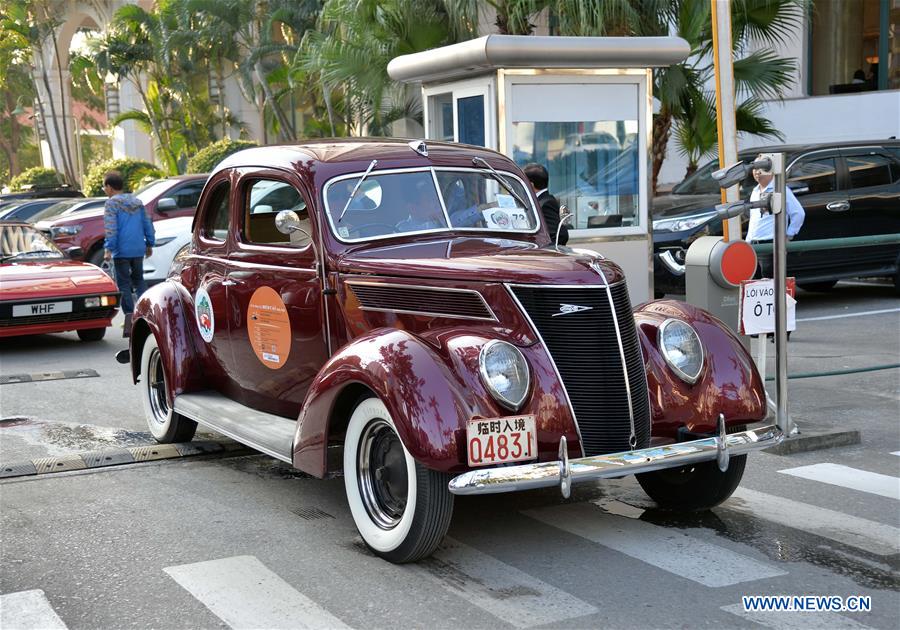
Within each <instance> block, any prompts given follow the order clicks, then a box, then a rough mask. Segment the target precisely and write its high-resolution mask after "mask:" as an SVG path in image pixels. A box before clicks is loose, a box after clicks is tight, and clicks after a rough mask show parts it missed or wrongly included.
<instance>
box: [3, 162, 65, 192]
mask: <svg viewBox="0 0 900 630" xmlns="http://www.w3.org/2000/svg"><path fill="white" fill-rule="evenodd" d="M63 181H64V180H63V176H62V175H61V174H59V173H58V172H56V171H55V170H53V169H52V168H44V167H43V166H35V167H33V168H30V169H28V170H27V171H22V172H21V173H19V174H18V175H16V176H15V177H13V178H12V180H11V181H10V182H9V188H10V190H12V191H13V192H17V191H20V190H30V189H32V188H56V187H57V186H59V185H61V184H62V183H63Z"/></svg>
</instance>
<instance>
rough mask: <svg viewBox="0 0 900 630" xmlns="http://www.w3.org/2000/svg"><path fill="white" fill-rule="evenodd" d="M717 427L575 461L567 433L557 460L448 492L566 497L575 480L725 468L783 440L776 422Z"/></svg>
mask: <svg viewBox="0 0 900 630" xmlns="http://www.w3.org/2000/svg"><path fill="white" fill-rule="evenodd" d="M718 426H719V429H718V435H715V436H713V437H708V438H703V439H700V440H693V441H690V442H680V443H677V444H667V445H665V446H658V447H651V448H644V449H640V450H637V451H623V452H621V453H610V454H608V455H595V456H592V457H579V458H578V459H571V460H570V459H569V458H568V450H567V447H566V438H565V437H563V438H562V439H561V440H560V448H559V452H560V457H559V461H555V462H541V463H538V464H524V465H521V466H508V467H502V468H487V469H482V470H472V471H469V472H466V473H463V474H461V475H459V476H457V477H454V478H453V479H452V480H451V481H450V492H452V493H453V494H495V493H498V492H515V491H518V490H532V489H534V488H546V487H549V486H557V485H558V486H559V487H560V490H561V491H562V494H563V496H564V497H568V496H569V493H570V492H571V488H572V484H573V483H578V482H582V481H593V480H595V479H608V478H611V477H624V476H626V475H634V474H637V473H645V472H650V471H652V470H661V469H663V468H676V467H678V466H685V465H688V464H696V463H699V462H706V461H712V460H716V461H717V462H718V464H719V468H720V469H721V470H723V471H724V470H726V469H727V468H728V460H729V458H730V457H731V456H732V455H743V454H745V453H749V452H751V451H756V450H760V449H764V448H768V447H770V446H775V445H776V444H779V443H780V442H781V441H782V440H783V439H784V433H783V432H782V430H781V429H780V428H778V427H777V426H775V425H771V426H767V427H762V428H759V429H753V430H749V431H741V432H739V433H731V434H727V433H726V431H725V418H724V417H723V416H721V415H720V416H719V422H718Z"/></svg>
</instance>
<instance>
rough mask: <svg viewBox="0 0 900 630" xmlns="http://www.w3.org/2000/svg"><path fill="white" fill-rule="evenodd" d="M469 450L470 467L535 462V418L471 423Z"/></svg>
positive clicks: (467, 435)
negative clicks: (533, 460) (530, 460)
mask: <svg viewBox="0 0 900 630" xmlns="http://www.w3.org/2000/svg"><path fill="white" fill-rule="evenodd" d="M466 450H467V452H468V458H469V466H489V465H491V464H501V463H504V462H521V461H525V460H529V459H535V458H536V457H537V431H535V421H534V416H512V417H509V418H483V419H478V420H469V423H468V425H467V426H466Z"/></svg>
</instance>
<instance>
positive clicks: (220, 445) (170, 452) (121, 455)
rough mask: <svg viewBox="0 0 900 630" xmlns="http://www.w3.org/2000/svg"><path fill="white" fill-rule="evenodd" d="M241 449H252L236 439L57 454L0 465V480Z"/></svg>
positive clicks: (231, 451) (230, 451) (235, 451)
mask: <svg viewBox="0 0 900 630" xmlns="http://www.w3.org/2000/svg"><path fill="white" fill-rule="evenodd" d="M240 451H247V452H254V451H252V450H251V449H248V448H247V447H245V446H244V445H243V444H239V443H238V442H232V441H228V442H216V441H213V440H201V441H197V442H179V443H177V444H150V445H147V446H133V447H130V448H111V449H106V450H101V451H87V452H84V453H70V454H67V455H57V456H55V457H38V458H36V459H33V460H31V461H23V462H14V463H11V464H0V479H4V478H12V477H27V476H30V475H46V474H50V473H58V472H67V471H70V470H88V469H91V468H106V467H108V466H121V465H122V464H136V463H139V462H149V461H154V460H160V459H176V458H179V457H192V456H195V455H210V454H213V453H237V452H240Z"/></svg>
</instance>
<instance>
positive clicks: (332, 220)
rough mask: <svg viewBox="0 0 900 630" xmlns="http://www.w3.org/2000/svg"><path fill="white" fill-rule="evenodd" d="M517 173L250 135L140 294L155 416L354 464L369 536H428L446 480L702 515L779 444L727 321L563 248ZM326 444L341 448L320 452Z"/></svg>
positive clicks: (327, 461) (419, 151)
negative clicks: (639, 293) (158, 276)
mask: <svg viewBox="0 0 900 630" xmlns="http://www.w3.org/2000/svg"><path fill="white" fill-rule="evenodd" d="M536 208H537V206H536V201H535V198H534V195H533V193H532V192H531V190H530V189H529V188H528V186H526V183H525V179H524V176H523V174H522V172H521V171H520V170H519V169H518V168H517V167H516V165H515V164H514V163H513V162H511V161H510V160H509V159H507V158H506V157H504V156H502V155H500V154H498V153H495V152H492V151H488V150H485V149H480V148H476V147H471V146H464V145H451V144H441V143H433V144H432V143H429V144H427V145H426V144H425V143H424V142H410V143H407V142H405V141H399V140H394V141H388V140H382V141H367V140H344V141H323V142H315V143H309V144H304V145H297V146H285V147H266V148H259V149H249V150H246V151H242V152H240V153H237V154H235V155H232V156H231V157H229V158H227V159H226V160H225V161H224V162H222V163H221V164H220V165H219V167H218V169H217V170H216V172H215V173H213V175H212V176H211V177H210V179H209V182H208V183H207V185H206V187H205V188H204V190H203V193H202V196H201V199H200V205H199V208H198V213H197V218H196V220H195V225H194V234H193V242H192V245H191V248H190V251H188V252H186V253H184V254H183V255H182V256H180V257H179V259H178V260H177V261H176V263H175V265H173V270H172V272H171V274H170V278H169V280H168V281H167V282H164V283H161V284H160V285H157V286H155V287H153V288H151V289H150V290H149V291H148V292H147V293H145V294H144V295H143V296H142V298H141V299H140V301H139V303H138V305H137V308H136V310H135V315H134V319H133V329H132V336H131V346H130V355H127V354H123V356H121V357H120V360H122V361H123V362H125V361H127V360H128V359H127V358H126V356H130V361H131V368H132V372H133V376H134V379H135V382H136V383H139V384H140V390H141V392H142V397H143V401H144V408H145V411H146V415H147V419H148V423H149V425H150V430H151V431H152V432H153V435H154V436H155V437H156V439H158V440H159V441H161V442H173V441H182V440H189V439H191V437H192V436H193V434H194V431H195V429H196V426H197V423H200V424H203V425H205V426H207V427H210V428H212V429H215V430H217V431H219V432H221V433H224V434H225V435H228V436H231V437H233V438H235V439H237V440H239V441H241V442H243V443H244V444H247V445H249V446H252V447H253V448H255V449H258V450H260V451H262V452H264V453H267V454H269V455H271V456H272V457H276V458H278V459H281V460H284V461H285V462H288V463H291V464H292V465H293V466H295V467H296V468H298V469H300V470H302V471H305V472H307V473H309V474H312V475H315V476H317V477H325V476H327V475H330V474H339V473H341V472H343V476H344V480H345V489H346V493H347V499H348V502H349V506H350V510H351V512H352V515H353V519H354V521H355V523H356V526H357V528H358V530H359V532H360V534H361V535H362V538H363V540H364V541H365V542H366V544H367V545H368V546H369V547H370V548H371V549H372V550H373V551H374V552H375V553H376V554H378V555H379V556H381V557H383V558H386V559H388V560H391V561H394V562H407V561H412V560H416V559H418V558H421V557H423V556H426V555H427V554H429V553H430V552H431V551H432V550H434V548H435V547H436V546H437V545H438V543H439V542H440V540H441V539H442V537H443V536H444V533H445V532H446V530H447V527H448V525H449V522H450V518H451V514H452V510H453V495H454V494H478V493H492V492H507V491H513V490H522V489H527V488H537V487H541V486H553V485H557V486H560V487H561V489H562V491H563V494H565V495H566V496H568V493H569V489H570V486H571V484H572V483H574V482H579V481H585V480H593V479H599V478H604V477H621V476H624V475H629V474H636V473H639V474H638V480H639V481H640V483H641V485H642V486H643V487H644V488H645V490H646V491H647V492H648V493H649V494H650V496H651V497H652V498H654V499H655V500H656V501H657V502H659V503H660V504H662V505H665V506H670V507H676V508H688V509H690V508H704V507H709V506H712V505H715V504H717V503H719V502H721V501H723V500H724V499H726V498H727V497H728V496H729V495H730V494H731V493H732V492H733V491H734V489H735V487H736V486H737V484H738V483H739V481H740V478H741V475H742V473H743V469H744V463H745V459H746V456H745V453H747V452H748V451H751V450H754V449H758V448H763V447H765V446H770V445H772V444H775V443H777V442H778V441H780V439H781V431H780V430H779V429H778V428H777V427H774V426H773V427H765V428H757V429H756V430H747V429H746V425H748V424H751V423H756V422H759V421H761V420H762V419H763V418H764V417H765V415H766V400H765V393H764V390H763V384H762V382H761V380H760V377H759V374H758V373H757V371H756V369H755V367H754V364H753V361H752V360H751V358H750V356H749V355H748V354H747V352H746V351H745V349H744V347H743V346H742V345H741V342H740V341H739V340H738V338H737V337H736V336H735V335H734V334H733V333H732V332H731V331H730V330H728V329H727V328H726V327H725V326H724V325H723V324H722V323H721V322H720V321H718V320H717V319H715V318H714V317H712V316H710V315H709V314H707V313H705V312H704V311H702V310H699V309H697V308H694V307H692V306H689V305H687V304H684V303H680V302H675V301H659V302H652V303H648V304H643V305H641V306H639V307H637V308H636V309H632V306H631V304H630V301H629V297H628V290H627V288H626V285H625V277H624V275H623V273H622V270H621V269H620V268H619V267H618V266H616V264H615V263H613V262H612V261H609V260H606V259H604V258H603V257H602V256H599V255H591V254H586V253H582V252H575V251H573V250H568V249H564V248H557V247H554V246H552V243H551V240H550V237H549V235H548V234H547V231H546V227H545V225H544V224H543V223H542V222H541V220H540V218H539V217H540V216H541V215H540V212H538V211H537V209H536ZM330 455H334V456H330Z"/></svg>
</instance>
